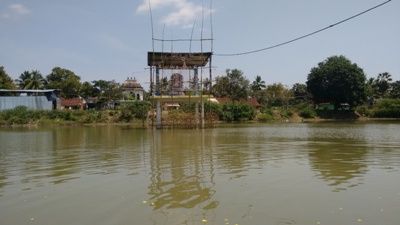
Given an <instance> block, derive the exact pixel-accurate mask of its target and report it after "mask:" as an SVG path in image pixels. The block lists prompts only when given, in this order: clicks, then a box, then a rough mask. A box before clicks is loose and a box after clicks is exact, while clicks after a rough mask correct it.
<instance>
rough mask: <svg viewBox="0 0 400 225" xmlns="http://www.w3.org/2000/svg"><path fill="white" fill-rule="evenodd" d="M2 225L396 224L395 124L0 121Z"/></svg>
mask: <svg viewBox="0 0 400 225" xmlns="http://www.w3.org/2000/svg"><path fill="white" fill-rule="evenodd" d="M0 224H1V225H19V224H43V225H47V224H48V225H67V224H68V225H81V224H83V225H103V224H104V225H113V224H116V225H117V224H118V225H119V224H121V225H127V224H138V225H147V224H149V225H178V224H183V225H192V224H215V225H217V224H221V225H228V224H229V225H235V224H238V225H264V224H265V225H290V224H304V225H306V224H307V225H313V224H329V225H349V224H360V225H361V224H369V225H399V224H400V123H316V124H268V125H230V126H225V127H220V128H214V129H205V130H185V129H174V130H172V129H171V130H152V129H131V128H129V127H120V126H99V127H60V128H40V129H27V128H21V129H0Z"/></svg>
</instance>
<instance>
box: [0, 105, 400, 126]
mask: <svg viewBox="0 0 400 225" xmlns="http://www.w3.org/2000/svg"><path fill="white" fill-rule="evenodd" d="M389 103H390V104H389ZM389 103H388V102H383V103H380V104H376V105H375V106H373V107H366V106H361V107H358V108H357V109H356V110H355V111H317V110H315V109H314V108H313V107H312V106H310V105H307V104H302V105H296V106H290V107H271V108H263V109H261V110H258V111H256V110H254V109H253V108H251V107H249V106H246V105H239V104H226V105H222V106H219V105H211V104H210V105H207V107H206V110H205V117H204V118H205V124H204V125H205V127H215V126H218V125H219V124H224V123H260V124H262V123H303V122H305V123H313V122H343V121H357V122H364V121H366V122H368V121H400V104H397V103H398V102H394V103H396V104H394V103H393V102H389ZM142 105H145V104H142ZM192 108H194V107H192V106H191V105H187V106H182V107H181V108H180V109H175V110H170V111H163V114H162V125H163V127H179V128H199V127H201V124H200V121H199V119H198V117H197V116H196V114H195V113H194V109H192ZM102 125H121V126H130V127H135V128H145V127H153V126H155V115H154V113H152V111H151V110H150V111H149V109H148V108H142V109H138V107H130V106H128V107H122V108H120V109H117V110H54V111H38V110H29V109H27V108H26V107H16V108H15V109H12V110H5V111H2V112H0V127H41V126H102Z"/></svg>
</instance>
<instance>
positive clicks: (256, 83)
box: [251, 76, 266, 92]
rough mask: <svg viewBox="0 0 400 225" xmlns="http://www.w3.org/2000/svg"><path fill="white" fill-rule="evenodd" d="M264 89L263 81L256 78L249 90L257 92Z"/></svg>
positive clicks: (258, 77)
mask: <svg viewBox="0 0 400 225" xmlns="http://www.w3.org/2000/svg"><path fill="white" fill-rule="evenodd" d="M264 88H266V85H265V81H263V80H262V79H261V77H260V76H256V79H255V80H254V81H253V83H252V84H251V90H252V91H253V92H257V91H260V90H262V89H264Z"/></svg>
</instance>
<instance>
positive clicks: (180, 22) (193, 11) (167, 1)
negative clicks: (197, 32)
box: [136, 0, 211, 27]
mask: <svg viewBox="0 0 400 225" xmlns="http://www.w3.org/2000/svg"><path fill="white" fill-rule="evenodd" d="M149 1H150V3H151V8H152V10H156V9H159V8H167V11H168V13H167V15H166V16H163V17H162V18H161V23H164V24H166V25H169V26H183V27H187V26H189V25H191V24H193V22H194V20H195V19H196V18H199V17H201V14H202V11H203V13H204V15H205V16H207V15H209V14H210V13H211V10H210V9H209V8H207V7H204V8H203V7H202V6H201V4H196V3H194V2H190V1H189V0H143V2H142V4H140V5H139V6H138V8H137V9H136V12H138V13H141V12H146V11H148V10H149Z"/></svg>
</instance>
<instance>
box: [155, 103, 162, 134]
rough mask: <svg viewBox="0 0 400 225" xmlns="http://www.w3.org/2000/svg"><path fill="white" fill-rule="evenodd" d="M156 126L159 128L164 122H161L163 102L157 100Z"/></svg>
mask: <svg viewBox="0 0 400 225" xmlns="http://www.w3.org/2000/svg"><path fill="white" fill-rule="evenodd" d="M156 107H157V108H156V127H157V128H161V127H162V124H161V113H162V112H161V102H160V101H157V106H156Z"/></svg>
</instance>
